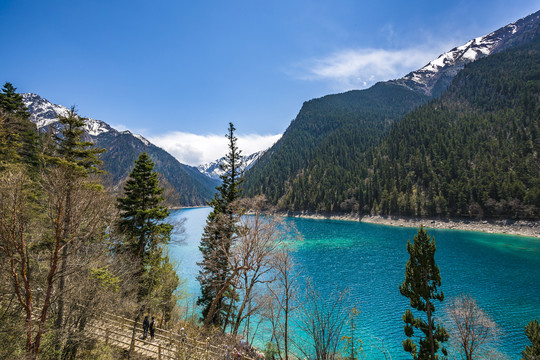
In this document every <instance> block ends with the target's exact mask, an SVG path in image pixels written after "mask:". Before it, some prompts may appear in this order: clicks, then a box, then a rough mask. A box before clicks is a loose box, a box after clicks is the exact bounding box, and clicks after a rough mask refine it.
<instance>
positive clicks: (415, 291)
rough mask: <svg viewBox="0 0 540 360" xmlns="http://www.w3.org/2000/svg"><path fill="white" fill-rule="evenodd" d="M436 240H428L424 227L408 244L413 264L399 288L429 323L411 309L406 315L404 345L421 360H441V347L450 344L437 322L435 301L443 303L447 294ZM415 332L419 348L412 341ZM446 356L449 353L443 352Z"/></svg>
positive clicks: (407, 269)
mask: <svg viewBox="0 0 540 360" xmlns="http://www.w3.org/2000/svg"><path fill="white" fill-rule="evenodd" d="M435 250H436V246H435V240H434V239H433V237H432V236H428V234H427V231H426V230H424V227H423V226H420V228H419V229H418V233H417V234H416V235H415V236H414V239H413V241H412V242H411V241H407V252H408V253H409V256H410V257H409V261H407V265H406V268H405V280H404V281H403V283H402V284H401V285H400V286H399V291H400V293H401V295H403V296H405V297H407V298H409V301H410V305H411V307H413V308H414V309H416V310H417V311H419V312H425V313H426V321H424V320H423V319H422V318H420V317H417V318H415V317H414V315H413V312H412V311H411V309H407V311H406V312H405V314H404V315H403V321H404V322H405V325H404V329H405V335H406V336H407V339H406V340H404V341H403V349H404V350H405V351H407V352H409V353H411V355H412V356H413V359H415V360H416V359H418V360H437V359H439V356H438V354H437V352H438V351H439V347H440V343H442V342H445V341H447V340H448V333H447V332H446V330H445V329H444V327H442V326H441V325H440V324H436V323H435V321H434V317H433V313H434V312H435V305H434V304H433V301H434V300H439V301H443V300H444V293H443V292H442V291H439V290H438V287H440V286H441V275H440V272H439V267H438V266H437V264H436V263H435ZM415 329H417V330H419V331H420V332H421V333H420V335H416V336H417V337H418V338H419V340H418V345H419V346H420V348H418V347H417V345H416V344H415V343H414V341H413V340H412V337H413V336H414V331H415ZM442 353H443V354H444V355H445V356H446V349H445V348H442Z"/></svg>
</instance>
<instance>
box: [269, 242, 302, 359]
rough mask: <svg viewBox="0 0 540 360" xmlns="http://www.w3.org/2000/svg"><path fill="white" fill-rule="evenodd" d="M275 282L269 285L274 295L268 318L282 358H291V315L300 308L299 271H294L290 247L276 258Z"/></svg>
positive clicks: (274, 340)
mask: <svg viewBox="0 0 540 360" xmlns="http://www.w3.org/2000/svg"><path fill="white" fill-rule="evenodd" d="M274 261H275V263H274V273H275V282H274V283H272V284H269V285H268V290H269V292H270V294H271V296H272V302H271V303H270V304H269V308H268V310H267V314H266V318H267V319H268V320H269V322H270V324H271V326H272V338H271V342H274V343H275V345H276V349H277V352H278V356H279V358H280V359H284V360H289V356H290V352H291V346H290V344H291V341H290V335H289V328H290V321H291V315H292V314H293V313H294V312H295V310H296V309H297V308H298V306H299V305H298V303H297V286H298V276H299V273H298V272H295V271H293V268H294V261H293V258H292V254H291V252H290V250H289V248H283V249H282V250H281V251H280V252H279V253H278V254H277V256H276V257H275V259H274Z"/></svg>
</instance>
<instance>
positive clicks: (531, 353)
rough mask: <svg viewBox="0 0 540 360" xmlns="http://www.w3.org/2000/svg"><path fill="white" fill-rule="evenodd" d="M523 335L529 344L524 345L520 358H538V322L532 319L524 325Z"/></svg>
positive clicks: (539, 352)
mask: <svg viewBox="0 0 540 360" xmlns="http://www.w3.org/2000/svg"><path fill="white" fill-rule="evenodd" d="M525 335H527V338H529V340H530V341H531V345H529V346H525V350H523V351H522V352H521V360H540V324H539V323H538V320H536V319H535V320H533V321H531V322H530V323H528V324H527V326H526V327H525Z"/></svg>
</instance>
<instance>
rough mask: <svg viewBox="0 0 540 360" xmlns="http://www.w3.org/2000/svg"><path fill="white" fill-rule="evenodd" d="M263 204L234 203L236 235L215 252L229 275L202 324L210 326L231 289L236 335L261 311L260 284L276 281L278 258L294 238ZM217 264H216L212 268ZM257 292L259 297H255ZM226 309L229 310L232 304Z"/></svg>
mask: <svg viewBox="0 0 540 360" xmlns="http://www.w3.org/2000/svg"><path fill="white" fill-rule="evenodd" d="M265 205H266V203H265V199H264V197H255V198H253V199H244V200H239V201H236V202H234V203H233V204H232V205H231V208H232V210H231V212H234V213H236V214H238V215H239V216H238V218H239V223H238V224H237V226H236V228H237V232H236V234H235V235H234V238H233V239H231V241H230V242H226V243H224V245H222V247H225V246H226V247H227V249H225V248H221V247H216V250H215V251H216V252H219V253H220V254H226V258H227V262H228V264H227V266H228V269H230V272H229V275H228V276H227V278H226V279H225V281H223V282H221V288H220V289H219V290H218V291H217V292H216V296H215V298H214V300H213V302H212V304H211V305H210V308H209V311H208V314H207V316H206V319H205V322H206V323H209V321H210V319H212V318H213V316H214V312H215V311H216V310H217V304H218V303H219V301H221V299H222V297H223V295H224V294H225V292H226V291H228V290H229V289H230V288H231V287H233V288H234V289H235V291H236V293H237V294H238V307H237V310H236V313H235V314H234V319H233V321H232V324H231V327H232V332H233V334H235V335H236V334H238V331H239V329H240V327H241V325H242V324H246V323H249V320H250V318H251V317H252V316H253V314H255V313H257V312H260V311H261V308H262V305H263V302H262V301H259V299H261V298H262V296H261V295H260V292H261V291H263V289H265V287H261V285H264V284H267V283H270V282H273V281H274V280H275V279H276V272H275V271H274V269H275V267H276V266H277V264H279V260H278V257H279V256H280V254H281V252H282V251H283V249H284V248H285V247H286V243H287V242H288V241H291V240H293V239H295V237H294V236H291V231H290V230H291V229H290V228H289V227H288V226H287V225H286V224H285V223H284V222H283V221H282V220H281V219H280V218H278V217H275V216H272V215H270V214H269V213H268V212H267V211H266V210H267V209H266V208H265ZM245 209H250V211H249V213H247V214H245ZM243 214H244V215H243ZM241 215H243V216H241ZM216 224H218V225H217V226H219V219H218V221H216ZM209 258H211V256H209ZM218 258H220V257H218V256H216V259H218ZM210 265H211V264H207V266H210ZM219 265H220V264H219V263H217V261H216V264H215V266H216V267H218V266H219ZM256 293H259V294H258V295H257V296H255V294H256ZM228 308H229V309H232V308H233V304H232V303H231V304H230V305H229V306H228ZM227 318H228V316H227ZM248 329H249V327H248Z"/></svg>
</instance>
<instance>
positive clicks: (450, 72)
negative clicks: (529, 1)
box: [391, 11, 540, 96]
mask: <svg viewBox="0 0 540 360" xmlns="http://www.w3.org/2000/svg"><path fill="white" fill-rule="evenodd" d="M538 34H540V11H538V12H536V13H534V14H532V15H529V16H527V17H525V18H523V19H520V20H518V21H516V22H515V23H512V24H509V25H506V26H504V27H502V28H500V29H498V30H496V31H494V32H492V33H490V34H488V35H485V36H481V37H478V38H476V39H473V40H470V41H469V42H467V43H466V44H464V45H462V46H459V47H456V48H454V49H452V50H450V51H449V52H446V53H444V54H442V55H441V56H439V57H438V58H437V59H435V60H433V61H431V62H430V63H429V64H427V65H426V66H424V67H423V68H421V69H419V70H416V71H413V72H411V73H409V74H407V75H406V76H404V77H403V78H401V79H397V80H392V81H391V82H393V83H397V84H400V85H403V86H406V87H408V88H410V89H413V90H415V91H418V92H421V93H424V94H425V95H429V96H438V95H440V94H441V93H442V92H443V91H444V90H445V89H446V88H447V87H448V85H449V84H450V82H451V81H452V79H453V78H454V76H456V74H457V73H458V72H459V71H460V70H461V69H463V67H464V66H465V65H466V64H468V63H470V62H473V61H475V60H478V59H480V58H482V57H485V56H488V55H490V54H494V53H497V52H501V51H503V50H505V49H508V48H509V47H512V46H518V45H520V44H522V43H525V42H527V41H529V40H531V39H532V38H533V37H534V36H535V35H538Z"/></svg>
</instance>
